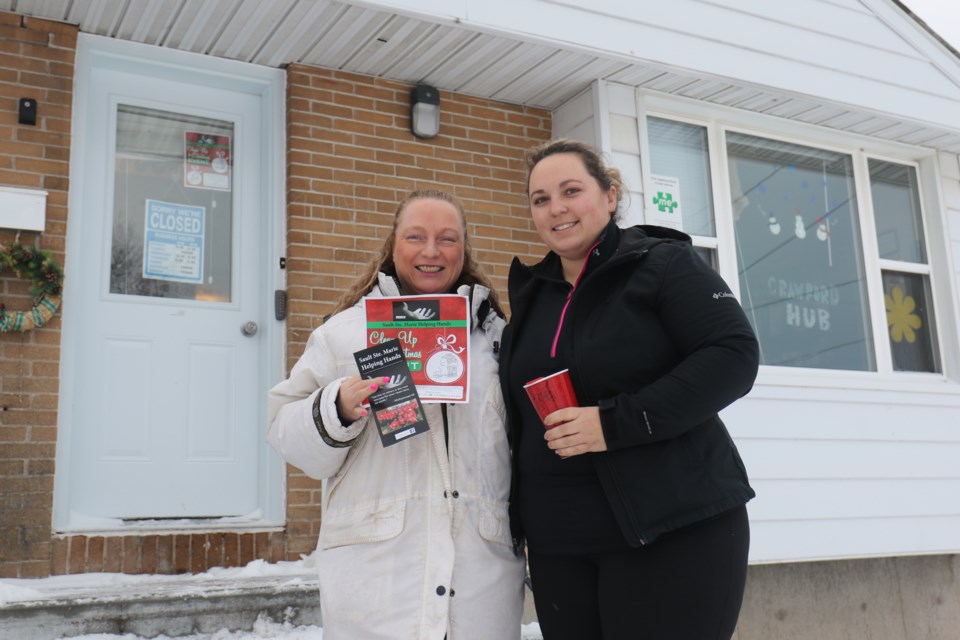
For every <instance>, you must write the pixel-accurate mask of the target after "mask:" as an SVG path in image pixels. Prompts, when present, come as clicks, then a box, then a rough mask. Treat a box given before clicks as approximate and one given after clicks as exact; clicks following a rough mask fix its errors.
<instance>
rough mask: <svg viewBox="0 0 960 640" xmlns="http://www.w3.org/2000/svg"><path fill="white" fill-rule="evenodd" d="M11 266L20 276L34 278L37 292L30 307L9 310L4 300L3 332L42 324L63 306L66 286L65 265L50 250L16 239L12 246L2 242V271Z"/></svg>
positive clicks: (32, 290) (0, 308) (0, 313)
mask: <svg viewBox="0 0 960 640" xmlns="http://www.w3.org/2000/svg"><path fill="white" fill-rule="evenodd" d="M6 269H10V270H11V271H13V273H14V275H16V276H17V277H18V278H23V279H25V280H30V281H31V282H32V283H33V285H32V286H31V287H30V295H32V296H35V298H34V304H33V307H31V308H30V309H28V310H27V311H7V307H6V305H4V304H3V303H2V302H0V332H7V331H29V330H30V329H34V328H36V327H42V326H43V325H44V323H45V322H46V321H47V320H49V319H50V318H51V317H53V314H54V313H55V312H56V310H57V308H59V306H60V292H61V291H62V290H63V269H62V268H61V267H60V265H59V264H57V261H56V260H54V259H53V258H52V257H51V255H50V252H49V251H40V250H39V249H33V248H31V247H24V246H23V245H22V244H20V243H19V242H15V243H13V244H12V245H10V246H9V247H5V246H3V245H0V273H2V272H3V271H5V270H6Z"/></svg>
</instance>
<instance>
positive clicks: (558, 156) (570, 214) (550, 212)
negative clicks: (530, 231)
mask: <svg viewBox="0 0 960 640" xmlns="http://www.w3.org/2000/svg"><path fill="white" fill-rule="evenodd" d="M528 191H529V195H530V213H531V215H532V217H533V224H534V226H535V227H536V228H537V233H539V234H540V239H541V240H543V242H544V244H546V245H547V247H548V248H549V249H550V250H551V251H553V252H554V253H556V254H557V255H559V256H560V258H561V259H562V260H563V262H564V271H565V272H566V271H567V267H568V266H570V267H577V269H576V270H577V272H579V268H578V267H579V266H581V265H582V264H583V261H584V260H585V259H586V257H587V252H588V251H590V247H592V246H593V245H594V243H596V241H597V239H598V238H599V237H600V234H601V233H602V232H603V230H604V229H605V228H606V226H607V224H608V223H609V222H610V218H611V216H612V215H613V213H614V212H615V211H616V210H617V188H616V187H614V186H611V187H610V188H609V189H607V190H604V189H603V188H602V187H601V186H600V183H599V182H597V180H596V178H594V177H593V176H592V175H590V173H589V172H588V171H587V168H586V166H585V165H584V164H583V160H581V159H580V156H578V155H577V154H576V153H555V154H553V155H549V156H547V157H545V158H544V159H543V160H541V161H540V162H538V163H537V164H536V166H534V167H533V169H532V170H531V171H530V180H529V187H528Z"/></svg>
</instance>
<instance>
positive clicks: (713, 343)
mask: <svg viewBox="0 0 960 640" xmlns="http://www.w3.org/2000/svg"><path fill="white" fill-rule="evenodd" d="M605 233H606V234H607V236H608V238H607V240H606V241H604V242H602V243H601V246H600V249H602V250H604V251H607V252H610V253H609V257H607V256H604V257H605V259H604V261H603V262H602V263H601V264H599V265H598V266H597V267H596V268H595V269H592V270H591V269H587V271H586V275H585V276H584V277H583V278H582V280H581V282H579V283H578V285H577V286H576V288H575V289H574V290H573V294H572V296H571V299H570V304H569V307H568V308H567V311H566V314H565V316H564V317H563V322H564V323H565V324H567V323H569V326H568V327H567V328H566V330H565V331H564V336H566V337H565V338H564V340H572V341H573V344H572V351H568V353H572V354H573V359H572V361H571V366H570V374H571V378H572V381H573V386H574V389H575V391H576V393H577V398H578V400H579V402H580V406H599V408H600V421H601V425H602V427H603V434H604V438H605V440H606V444H607V448H608V450H607V451H605V452H602V453H589V454H586V455H588V456H591V457H592V458H593V461H594V464H595V467H596V471H597V475H598V476H599V478H600V482H601V485H602V487H603V490H604V493H605V494H606V497H607V500H609V503H610V506H611V508H612V510H613V512H614V515H615V517H616V519H617V522H618V524H619V526H620V528H621V530H622V531H623V534H624V536H625V537H626V539H627V542H628V543H629V544H630V545H631V546H641V545H644V544H648V543H650V542H652V541H653V540H655V539H656V538H657V537H658V536H659V535H661V534H663V533H665V532H668V531H672V530H674V529H677V528H679V527H683V526H685V525H688V524H692V523H695V522H698V521H700V520H703V519H706V518H709V517H711V516H714V515H717V514H719V513H722V512H724V511H727V510H729V509H732V508H734V507H737V506H739V505H742V504H744V503H746V502H747V501H748V500H750V499H751V498H752V497H754V495H755V494H754V492H753V489H751V487H750V485H749V483H748V480H747V474H746V470H745V469H744V466H743V462H742V461H741V460H740V455H739V453H738V452H737V449H736V447H735V446H734V443H733V441H732V439H731V438H730V435H729V434H728V433H727V430H726V427H724V425H723V423H722V422H721V421H720V418H719V416H718V415H717V413H718V412H719V411H720V410H721V409H723V408H724V407H726V406H727V405H729V404H730V403H732V402H733V401H734V400H736V399H738V398H740V397H742V396H743V395H745V394H746V393H747V392H748V391H750V389H751V387H752V386H753V381H754V379H755V378H756V375H757V368H758V362H759V349H758V345H757V340H756V337H755V335H754V332H753V329H752V328H751V326H750V323H749V321H748V320H747V317H746V315H745V314H744V312H743V310H742V309H741V307H740V304H739V303H738V302H737V300H736V299H735V298H734V297H733V294H732V293H730V290H729V288H728V286H727V284H726V283H725V282H724V281H723V279H722V278H721V277H720V276H719V275H718V274H717V273H716V272H715V271H714V270H713V269H712V268H710V267H709V266H708V265H707V264H705V263H704V262H703V261H702V260H701V259H700V258H699V257H698V256H697V255H696V254H695V253H694V251H693V248H692V246H691V244H690V238H689V236H687V235H685V234H683V233H680V232H678V231H673V230H671V229H665V228H661V227H653V226H637V227H631V228H628V229H622V230H621V229H618V228H617V227H616V225H615V224H614V223H612V222H611V224H610V226H609V227H608V228H607V231H606V232H605ZM610 234H613V238H609V236H610ZM592 257H593V256H591V258H592ZM589 259H590V258H588V260H589ZM557 278H562V270H561V268H560V259H559V257H558V256H557V255H555V254H553V253H549V254H547V256H546V257H545V258H544V259H543V261H541V262H540V263H538V264H537V265H534V266H532V267H528V266H526V265H524V264H522V263H521V262H520V261H519V260H518V259H514V261H513V264H512V265H511V267H510V275H509V295H510V308H511V320H510V323H509V325H508V326H507V328H506V330H505V331H504V334H503V342H502V347H501V355H500V379H501V384H502V386H503V393H504V399H505V402H506V408H507V416H508V423H509V428H510V438H511V448H512V451H513V453H514V463H513V474H514V481H513V488H512V490H511V491H512V493H513V495H512V499H511V511H512V512H511V528H512V533H513V536H514V542H515V544H517V545H518V546H519V545H522V541H523V524H522V522H520V517H519V514H518V512H517V508H516V506H517V495H516V490H517V478H518V476H517V474H518V470H517V469H518V461H517V459H516V454H517V452H518V450H519V447H518V445H519V440H518V438H519V437H520V434H521V433H522V429H521V425H520V424H519V422H518V420H519V415H520V410H519V408H518V407H519V405H518V404H517V403H520V402H528V401H529V400H528V399H527V398H526V396H522V392H520V393H519V394H518V393H516V392H515V390H514V389H511V388H509V385H508V384H507V380H508V378H509V375H508V372H509V371H510V357H511V353H512V345H513V342H514V341H515V340H522V339H523V336H524V334H525V332H527V331H549V332H551V334H552V333H554V332H555V331H556V330H557V326H556V325H554V326H550V327H533V326H527V325H525V324H524V318H525V315H526V312H527V306H526V304H527V301H529V300H531V299H533V295H534V293H535V291H536V289H537V288H538V287H540V286H541V285H542V284H543V282H544V280H545V279H557ZM557 321H558V322H559V321H560V318H558V319H557ZM628 381H629V382H628ZM521 396H522V397H521ZM558 508H562V505H558Z"/></svg>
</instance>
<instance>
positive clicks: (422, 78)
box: [0, 0, 960, 153]
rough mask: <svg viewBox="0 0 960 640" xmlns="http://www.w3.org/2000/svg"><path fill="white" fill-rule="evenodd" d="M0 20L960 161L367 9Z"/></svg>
mask: <svg viewBox="0 0 960 640" xmlns="http://www.w3.org/2000/svg"><path fill="white" fill-rule="evenodd" d="M0 10H2V11H10V12H14V13H18V14H22V15H26V16H36V17H40V18H45V19H51V20H57V21H62V22H69V23H74V24H78V25H79V27H80V30H81V31H83V32H84V33H90V34H96V35H101V36H106V37H111V38H118V39H122V40H131V41H136V42H141V43H145V44H151V45H156V46H161V47H168V48H173V49H180V50H183V51H191V52H194V53H199V54H203V55H214V56H219V57H224V58H231V59H235V60H241V61H245V62H250V63H253V64H258V65H263V66H269V67H282V66H284V65H286V64H289V63H301V64H306V65H314V66H318V67H324V68H329V69H339V70H343V71H348V72H352V73H359V74H364V75H370V76H375V77H382V78H387V79H391V80H397V81H401V82H410V83H418V82H426V83H429V84H433V85H435V86H437V87H438V88H439V89H441V90H447V91H455V92H459V93H464V94H468V95H474V96H479V97H484V98H491V99H495V100H502V101H506V102H511V103H516V104H522V105H529V106H536V107H542V108H546V109H555V108H556V107H558V106H559V105H561V104H563V103H564V102H566V101H567V100H570V99H572V98H573V97H575V96H576V95H577V94H579V93H580V92H581V91H583V89H584V88H585V87H586V86H588V85H589V84H590V83H591V82H593V81H594V80H598V79H601V80H606V81H610V82H615V83H619V84H626V85H629V86H633V87H642V88H644V89H646V90H650V91H657V92H661V93H664V94H671V95H678V96H683V97H685V98H690V99H694V100H699V101H702V102H705V103H714V104H719V105H724V106H730V107H735V108H738V109H743V110H746V111H753V112H757V113H764V114H768V115H772V116H777V117H782V118H786V119H790V120H798V121H802V122H809V123H814V124H819V125H821V126H825V127H830V128H834V129H838V130H842V131H851V132H855V133H863V134H867V135H872V136H876V137H878V138H882V139H885V140H891V141H896V142H903V143H907V144H916V145H923V146H930V147H933V148H936V149H939V150H941V151H947V152H951V153H960V118H958V123H957V127H956V128H950V129H947V128H943V127H938V126H931V125H928V124H926V123H923V122H912V121H907V120H905V119H899V118H893V117H889V114H884V113H883V112H882V111H879V110H878V111H877V112H871V111H867V110H864V109H857V108H852V107H850V106H849V105H843V104H826V103H824V102H823V101H820V100H812V99H810V98H807V97H804V96H801V95H789V94H786V93H784V92H782V91H778V90H773V89H768V88H765V87H757V86H746V85H744V84H743V83H741V82H738V81H737V80H736V79H728V78H718V77H711V76H708V75H705V74H698V73H691V72H689V71H684V70H679V69H675V68H670V67H668V66H665V65H663V64H657V63H646V62H642V61H641V62H635V61H625V60H624V59H622V58H618V57H614V56H612V55H610V56H607V55H605V54H604V52H598V51H584V50H582V49H576V48H572V47H567V46H564V45H562V44H560V43H545V42H544V41H542V40H541V41H537V42H532V41H527V40H525V39H523V37H522V36H519V35H516V34H499V33H493V32H491V31H490V30H487V31H483V32H481V31H478V30H477V29H471V28H468V27H465V26H463V25H461V24H458V23H457V21H455V20H450V21H447V22H442V21H441V20H440V19H438V18H435V19H423V18H418V17H412V16H410V15H404V14H401V13H398V12H396V11H392V10H389V9H384V8H378V7H377V6H376V5H375V4H373V3H363V4H351V3H348V2H337V1H334V0H269V1H264V0H89V1H83V2H80V1H74V2H64V1H62V0H0Z"/></svg>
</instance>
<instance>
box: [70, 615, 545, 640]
mask: <svg viewBox="0 0 960 640" xmlns="http://www.w3.org/2000/svg"><path fill="white" fill-rule="evenodd" d="M520 637H521V639H522V640H540V639H541V638H543V636H542V635H540V625H538V624H537V623H536V622H532V623H530V624H525V625H522V626H521V627H520ZM264 638H269V639H270V640H322V638H323V629H321V628H320V627H315V626H312V625H309V626H305V627H295V626H293V625H291V624H290V623H289V622H287V623H278V622H273V621H272V620H269V619H266V618H265V617H263V616H261V617H260V619H259V620H257V622H256V623H255V624H254V626H253V631H227V630H226V629H223V630H221V631H217V632H216V633H212V634H205V633H203V634H199V635H193V636H185V637H184V636H181V637H179V638H176V640H263V639H264ZM70 640H142V638H141V637H140V636H135V635H132V634H129V633H128V634H126V635H122V636H117V635H110V634H104V633H98V634H93V635H86V636H75V637H72V638H70ZM153 640H174V639H172V638H168V637H167V636H157V637H156V638H154V639H153Z"/></svg>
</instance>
